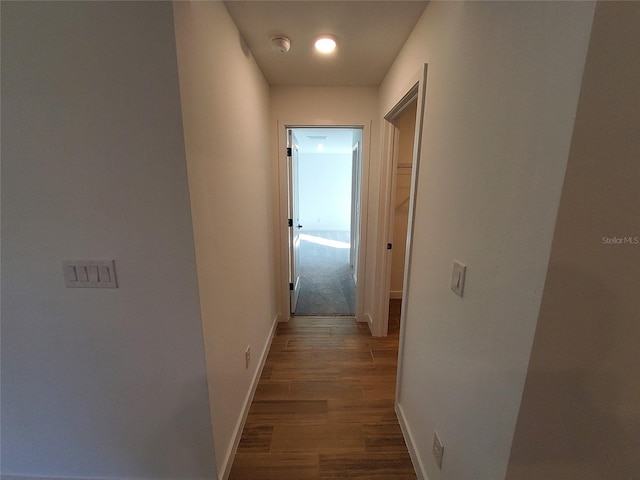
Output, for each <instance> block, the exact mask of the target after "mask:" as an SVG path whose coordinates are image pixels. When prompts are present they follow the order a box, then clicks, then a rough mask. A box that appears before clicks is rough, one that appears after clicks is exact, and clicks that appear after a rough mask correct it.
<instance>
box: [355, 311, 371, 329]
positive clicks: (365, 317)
mask: <svg viewBox="0 0 640 480" xmlns="http://www.w3.org/2000/svg"><path fill="white" fill-rule="evenodd" d="M356 320H358V321H359V322H362V323H365V322H366V323H368V324H369V328H371V327H372V326H373V318H371V315H369V314H368V313H365V314H364V315H363V318H357V319H356Z"/></svg>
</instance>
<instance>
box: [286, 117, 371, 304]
mask: <svg viewBox="0 0 640 480" xmlns="http://www.w3.org/2000/svg"><path fill="white" fill-rule="evenodd" d="M361 138H362V130H361V129H354V128H337V127H333V128H317V127H314V128H294V129H292V130H291V140H292V144H293V150H294V151H293V153H292V164H291V166H292V170H293V171H292V172H291V173H292V178H291V182H292V184H291V187H292V188H291V191H292V193H293V192H295V194H292V195H290V201H291V202H296V203H297V204H296V205H295V206H294V207H292V211H295V212H296V215H297V220H296V221H294V222H293V226H292V228H293V229H294V230H295V229H297V232H296V235H294V236H293V238H294V239H295V240H294V241H295V242H297V245H296V246H297V248H298V252H297V254H294V255H292V258H291V259H290V261H291V262H294V263H296V265H295V266H294V267H295V270H297V275H298V276H299V277H297V278H299V282H300V283H299V285H300V287H299V293H298V297H297V300H296V302H295V310H293V311H292V313H294V314H295V315H298V316H300V315H309V316H326V315H349V316H353V315H355V308H356V279H357V276H356V263H357V250H358V243H359V242H358V240H359V228H358V227H357V226H358V225H359V220H358V215H359V210H360V208H359V194H358V192H359V181H360V148H359V145H360V142H361Z"/></svg>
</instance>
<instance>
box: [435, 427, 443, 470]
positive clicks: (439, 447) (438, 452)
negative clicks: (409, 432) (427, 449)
mask: <svg viewBox="0 0 640 480" xmlns="http://www.w3.org/2000/svg"><path fill="white" fill-rule="evenodd" d="M443 455H444V445H443V444H442V441H441V440H440V437H438V432H436V431H434V432H433V457H434V458H435V459H436V463H437V464H438V468H439V469H442V456H443Z"/></svg>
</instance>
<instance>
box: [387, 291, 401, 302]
mask: <svg viewBox="0 0 640 480" xmlns="http://www.w3.org/2000/svg"><path fill="white" fill-rule="evenodd" d="M389 298H393V299H394V300H402V290H391V291H390V292H389Z"/></svg>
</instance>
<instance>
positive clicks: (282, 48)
mask: <svg viewBox="0 0 640 480" xmlns="http://www.w3.org/2000/svg"><path fill="white" fill-rule="evenodd" d="M271 48H273V49H274V50H275V51H277V52H280V53H287V52H288V51H289V49H290V48H291V40H289V39H288V38H287V37H284V36H280V37H273V38H272V39H271Z"/></svg>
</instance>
